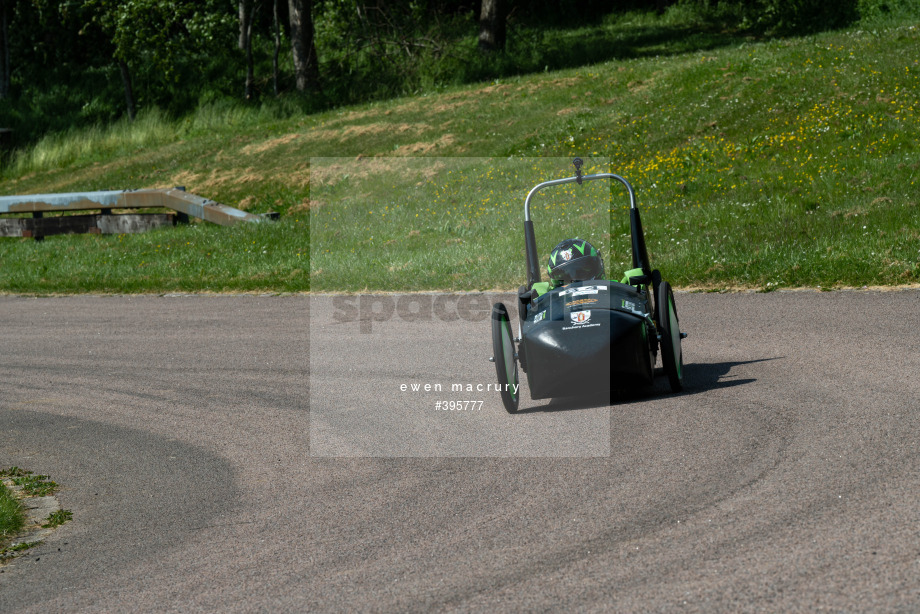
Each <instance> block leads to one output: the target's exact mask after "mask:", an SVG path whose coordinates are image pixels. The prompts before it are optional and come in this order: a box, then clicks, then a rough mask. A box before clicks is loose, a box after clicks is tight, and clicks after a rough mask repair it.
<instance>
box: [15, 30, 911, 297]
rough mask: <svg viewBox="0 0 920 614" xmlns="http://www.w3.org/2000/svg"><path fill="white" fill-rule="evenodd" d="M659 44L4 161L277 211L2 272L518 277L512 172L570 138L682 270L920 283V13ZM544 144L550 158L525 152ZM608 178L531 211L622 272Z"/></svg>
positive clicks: (47, 280)
mask: <svg viewBox="0 0 920 614" xmlns="http://www.w3.org/2000/svg"><path fill="white" fill-rule="evenodd" d="M622 27H624V28H628V27H630V25H629V24H623V25H622ZM675 41H677V42H680V43H681V44H682V45H685V44H686V39H675V40H665V41H660V40H656V41H646V42H645V43H641V44H646V45H654V50H657V51H655V53H651V52H649V50H648V49H645V48H641V49H640V48H637V49H636V52H635V53H634V54H631V57H629V58H628V59H619V60H613V61H607V62H602V63H599V64H594V65H591V66H586V67H581V68H575V69H568V70H561V71H557V72H547V73H545V74H540V75H529V76H522V77H514V78H509V79H503V80H500V81H494V82H491V83H487V84H479V85H476V86H471V87H456V88H448V89H445V90H443V91H441V92H439V93H437V94H426V95H421V96H418V97H414V98H406V99H399V100H393V101H388V102H385V103H376V104H371V105H364V106H360V107H354V108H349V109H340V110H336V111H331V112H326V113H321V114H316V115H309V116H291V117H286V116H268V117H262V118H260V117H257V116H255V115H247V116H245V117H237V116H235V115H234V114H233V112H232V110H231V109H223V110H221V109H211V111H209V113H210V115H208V117H207V121H205V120H204V119H201V122H203V123H202V124H201V125H202V126H204V125H205V124H206V125H207V127H206V128H203V127H196V123H195V122H196V121H198V120H196V119H195V118H189V119H187V120H182V121H180V122H178V123H174V124H169V126H168V127H171V128H170V129H171V132H170V130H166V131H160V130H159V129H157V130H154V129H153V128H151V127H150V126H147V127H146V128H145V130H146V131H147V132H149V133H151V134H152V135H153V136H151V137H150V139H149V140H147V141H144V142H143V144H141V145H136V146H135V145H132V144H131V141H130V139H128V138H127V137H125V138H123V139H122V140H118V139H115V140H114V141H111V142H109V141H105V142H106V143H108V144H106V145H105V147H100V148H98V149H93V148H89V149H87V150H86V151H85V152H84V153H80V154H79V155H78V156H76V157H74V156H62V157H60V158H57V159H53V157H49V158H48V161H45V162H43V161H41V160H39V159H38V158H34V157H33V159H32V162H30V163H29V164H28V165H26V166H23V167H21V168H20V167H16V168H18V169H19V170H11V171H8V172H6V174H5V175H4V176H3V177H4V178H3V180H2V184H0V187H2V190H3V192H4V193H7V194H18V193H28V192H50V191H71V190H74V191H76V190H93V189H124V188H133V187H170V186H173V185H184V186H186V187H187V189H188V190H189V191H190V192H193V193H197V194H201V195H203V196H207V197H209V198H213V199H215V200H218V201H220V202H225V203H227V204H230V205H236V206H241V207H242V208H245V209H248V210H251V211H253V212H262V211H266V210H268V209H274V210H277V211H280V212H281V213H282V214H283V215H282V221H281V222H280V223H278V224H275V225H259V226H255V227H247V228H239V229H237V228H233V229H226V228H217V227H205V226H204V225H193V226H191V227H186V228H176V229H169V230H163V231H158V232H154V233H149V234H146V235H124V236H90V237H86V236H67V237H52V238H49V239H47V240H46V241H44V242H43V243H35V242H32V241H28V240H14V239H0V290H2V291H7V292H19V293H39V294H40V293H54V292H115V293H117V292H171V291H182V292H196V291H284V292H287V291H292V292H296V291H305V290H322V291H361V290H365V289H368V290H433V289H451V290H467V289H481V288H488V289H493V288H504V289H511V288H516V287H517V285H518V284H520V283H522V282H523V278H524V261H523V251H522V250H523V241H522V238H521V209H522V206H523V200H524V196H525V195H526V191H527V189H528V188H529V187H530V186H532V185H533V184H535V183H537V182H538V181H541V180H543V179H545V178H547V177H557V176H564V175H567V174H570V172H571V166H570V164H569V162H568V160H569V159H570V158H571V157H572V156H574V155H581V156H583V157H590V158H592V159H595V160H609V162H610V168H611V169H613V170H614V171H615V172H618V173H620V174H622V175H624V176H625V177H627V178H628V179H629V180H630V181H631V182H632V183H633V184H634V186H635V187H636V189H637V192H638V197H639V201H640V206H641V207H642V209H643V211H644V217H643V221H644V223H645V229H646V235H647V236H646V239H647V242H648V247H649V251H650V254H651V258H652V262H653V264H654V265H655V266H656V267H658V268H660V269H661V270H662V273H663V274H664V275H665V277H666V278H667V279H668V280H669V281H671V282H672V283H673V284H675V285H676V286H678V287H703V288H733V287H739V286H742V287H753V288H760V289H763V290H767V291H769V290H773V289H777V288H791V287H817V286H821V287H822V288H825V289H826V288H833V287H843V286H863V285H869V286H891V285H904V284H916V283H918V282H920V213H918V211H920V201H918V197H917V194H918V191H917V182H918V176H920V141H918V139H917V138H916V137H915V135H916V126H917V125H918V120H920V117H918V114H920V60H918V59H917V58H916V49H917V47H918V45H920V27H918V26H917V25H916V24H914V23H908V22H903V21H902V22H896V23H892V24H889V25H886V26H884V27H879V28H878V29H872V30H870V29H858V28H854V29H850V30H846V31H839V32H829V33H823V34H818V35H814V36H808V37H800V38H792V39H776V40H767V41H761V40H754V39H750V40H748V39H744V38H739V37H735V38H732V39H731V40H728V41H721V42H720V43H719V44H718V45H717V46H709V44H708V43H707V46H705V47H702V48H701V47H696V48H693V47H690V48H687V47H686V46H682V47H679V48H678V47H676V46H675V45H677V42H675ZM636 45H640V43H636ZM662 45H663V46H662ZM654 50H653V51H654ZM221 117H223V118H225V119H226V121H221V120H220V118H221ZM151 121H153V120H151ZM156 121H158V122H168V120H166V119H165V118H159V119H156ZM170 134H171V135H172V136H171V137H170ZM72 138H75V139H77V138H80V137H79V135H73V137H72ZM93 138H97V137H93ZM100 142H102V141H100ZM119 143H121V144H120V145H119ZM60 147H62V148H64V145H63V144H61V145H60ZM71 149H72V150H74V151H83V150H80V148H78V147H72V148H71ZM394 158H400V159H401V161H398V162H392V160H393V159H394ZM509 158H511V159H512V160H517V162H509V163H506V161H507V160H508V159H509ZM544 158H546V159H550V160H552V159H556V162H553V163H552V164H555V166H553V167H552V168H549V167H547V166H545V165H546V164H547V163H548V162H546V161H544V162H537V161H535V162H533V167H531V168H528V166H527V164H529V162H527V161H530V160H534V159H544ZM54 160H59V161H54ZM311 160H312V163H311ZM387 161H391V162H387ZM388 164H389V165H390V166H389V170H387V168H386V167H387V165H388ZM515 164H517V165H518V166H517V172H516V175H515V176H514V177H512V176H511V175H509V174H508V173H510V172H511V170H512V168H511V167H512V166H514V165H515ZM316 169H319V171H320V173H321V175H323V173H324V175H323V176H321V177H320V178H319V179H317V178H316ZM404 173H410V175H411V177H412V178H413V179H414V180H413V181H410V180H409V179H407V177H406V176H404V175H403V174H404ZM585 195H587V193H585ZM612 196H613V200H610V198H609V196H608V195H604V196H602V197H600V199H594V200H593V202H590V203H589V202H575V200H574V197H573V199H570V202H568V203H567V202H562V201H555V202H552V201H551V202H549V203H548V204H547V206H548V207H549V209H544V210H538V211H537V212H536V214H535V216H534V217H535V222H536V223H537V232H538V238H539V239H540V245H539V247H540V252H541V254H545V253H546V252H548V250H549V248H551V247H552V245H554V244H555V243H556V242H558V241H559V240H561V239H562V238H565V237H567V236H571V235H575V234H588V235H589V236H591V237H593V238H594V239H595V241H598V242H599V243H600V244H601V245H602V246H605V247H606V250H607V255H608V258H609V261H610V267H611V271H613V276H616V275H619V272H620V271H621V270H622V268H625V266H624V265H625V263H626V260H625V243H624V239H625V238H624V237H623V236H622V234H623V232H622V226H621V225H620V220H619V217H618V209H617V207H620V206H622V205H621V203H622V201H621V200H619V199H621V198H622V193H614V194H613V195H612ZM580 197H581V195H579V198H580ZM604 207H607V208H609V209H611V211H609V212H608V213H610V214H612V215H613V218H612V219H613V221H612V224H609V223H608V222H607V220H606V219H602V218H603V215H601V218H598V217H597V214H598V212H599V211H602V209H603V208H604ZM592 215H594V216H595V217H593V218H592V217H591V216H592ZM582 216H587V217H582ZM308 250H309V251H308ZM311 254H312V258H311Z"/></svg>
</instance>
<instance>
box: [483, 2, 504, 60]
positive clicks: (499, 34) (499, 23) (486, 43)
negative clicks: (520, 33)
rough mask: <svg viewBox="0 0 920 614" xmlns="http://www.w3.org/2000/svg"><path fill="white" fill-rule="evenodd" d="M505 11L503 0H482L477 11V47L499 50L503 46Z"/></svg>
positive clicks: (484, 49) (488, 50) (485, 49)
mask: <svg viewBox="0 0 920 614" xmlns="http://www.w3.org/2000/svg"><path fill="white" fill-rule="evenodd" d="M506 21H507V11H506V6H505V0H482V11H481V12H480V13H479V49H480V50H481V51H487V52H492V51H500V50H502V49H504V48H505V32H506Z"/></svg>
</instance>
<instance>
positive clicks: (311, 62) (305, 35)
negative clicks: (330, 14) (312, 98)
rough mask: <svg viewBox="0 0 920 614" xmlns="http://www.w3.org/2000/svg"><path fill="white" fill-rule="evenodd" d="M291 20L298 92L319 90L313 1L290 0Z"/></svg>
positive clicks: (292, 48)
mask: <svg viewBox="0 0 920 614" xmlns="http://www.w3.org/2000/svg"><path fill="white" fill-rule="evenodd" d="M288 8H289V10H290V19H291V50H292V52H293V55H294V75H295V78H296V79H295V80H296V83H297V91H299V92H304V91H307V90H310V89H319V68H318V66H317V61H316V45H315V43H314V41H313V15H312V8H313V2H312V0H288Z"/></svg>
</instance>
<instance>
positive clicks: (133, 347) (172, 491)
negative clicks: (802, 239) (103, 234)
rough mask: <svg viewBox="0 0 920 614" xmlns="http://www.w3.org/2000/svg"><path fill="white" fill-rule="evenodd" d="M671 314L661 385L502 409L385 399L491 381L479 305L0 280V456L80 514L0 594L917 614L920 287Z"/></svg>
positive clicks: (699, 305) (6, 576) (707, 305)
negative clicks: (40, 294) (675, 387)
mask: <svg viewBox="0 0 920 614" xmlns="http://www.w3.org/2000/svg"><path fill="white" fill-rule="evenodd" d="M339 300H341V299H339ZM426 300H427V299H426ZM677 303H678V309H679V311H680V315H681V321H682V328H683V329H684V330H685V331H686V332H688V333H689V334H690V337H689V338H688V339H687V340H686V341H685V343H684V352H685V357H686V362H687V366H686V387H687V390H686V392H685V393H683V394H680V395H672V394H670V393H668V392H667V391H666V384H665V383H664V382H663V381H662V382H660V383H659V384H658V386H657V388H656V389H654V390H650V391H647V392H646V393H644V394H638V395H627V396H624V397H623V398H621V399H618V400H617V401H616V402H614V403H613V404H612V405H609V406H607V405H604V404H601V406H599V407H598V406H597V403H596V402H595V403H592V402H582V403H565V402H542V401H541V402H527V403H525V404H524V405H525V406H524V411H523V412H522V413H521V414H519V415H516V416H509V415H507V414H506V413H505V412H504V411H503V409H502V408H501V405H500V402H499V400H498V396H497V395H496V394H495V393H490V394H486V393H479V392H472V393H463V394H462V395H456V394H453V393H451V394H450V395H447V394H445V395H442V396H445V397H451V396H452V397H457V396H462V397H463V398H465V399H468V400H482V401H483V407H482V409H481V410H469V411H455V412H450V411H447V412H445V411H437V410H436V409H435V408H434V403H435V402H436V400H437V398H438V395H437V394H427V393H421V392H419V393H411V392H404V391H402V390H401V389H400V388H399V386H400V385H401V384H403V383H412V382H417V383H421V384H424V383H438V382H443V383H451V382H461V383H464V384H466V383H476V382H483V383H486V382H492V381H494V377H493V376H492V374H491V371H490V370H491V369H492V365H491V364H490V363H489V362H488V361H487V358H488V356H489V355H490V354H491V350H490V348H489V332H488V320H487V319H486V320H477V318H478V317H479V316H478V315H476V313H477V312H476V310H471V311H470V312H469V313H467V314H466V315H464V314H461V317H458V318H457V319H453V320H451V319H450V318H448V321H446V322H445V321H443V320H442V319H441V316H442V315H445V314H446V315H447V316H450V315H451V314H452V313H454V312H452V311H451V310H450V308H448V309H447V310H446V311H445V310H442V311H437V310H436V311H434V312H432V313H433V314H435V315H432V316H431V317H428V316H427V315H426V312H425V311H424V309H422V310H421V311H420V313H421V315H419V316H416V317H414V321H405V320H404V319H403V318H402V317H400V315H399V311H396V312H394V314H393V315H392V316H390V317H389V319H387V320H386V321H383V320H384V317H385V316H386V305H385V304H384V303H380V305H383V307H380V306H378V307H379V309H381V310H382V311H380V312H379V313H378V314H377V315H376V316H375V315H373V314H371V315H370V317H369V318H365V319H364V320H361V319H360V316H361V312H360V310H359V311H358V312H357V313H358V317H357V318H353V317H351V315H349V313H350V312H348V311H347V310H343V309H342V308H341V303H340V304H339V305H338V307H337V306H336V304H334V303H333V298H332V297H313V298H312V307H311V299H310V298H307V297H255V296H213V297H202V296H199V297H86V296H81V297H66V298H24V297H9V296H7V297H0V465H2V466H9V465H19V466H22V467H27V468H29V469H32V470H34V471H38V472H41V473H47V474H50V475H52V476H53V477H54V479H55V480H56V481H58V482H59V483H60V484H61V485H62V490H61V491H60V494H59V498H60V500H61V503H62V504H63V506H64V507H65V508H67V509H70V510H72V511H73V517H74V518H73V521H71V522H70V523H68V524H66V525H64V526H63V527H61V528H60V529H59V530H58V531H57V532H56V533H54V534H53V536H52V537H51V538H50V539H48V540H47V541H46V542H45V544H43V545H42V546H39V547H38V548H36V549H35V550H33V551H31V552H30V553H29V554H28V555H26V556H24V557H21V558H19V559H17V560H16V561H15V562H14V563H12V564H11V565H8V566H6V567H4V568H3V573H0V612H4V613H5V612H74V611H181V612H195V611H208V612H214V611H244V612H251V611H308V610H313V611H344V610H349V611H353V610H363V611H429V610H439V611H541V610H557V611H570V610H584V611H596V610H608V611H617V612H626V611H629V612H634V611H636V612H638V611H674V610H687V611H706V612H709V611H731V612H738V611H815V610H835V611H867V610H873V611H917V609H918V608H920V580H918V578H920V499H918V495H917V493H918V492H920V417H918V416H920V414H918V401H920V383H918V377H917V374H918V373H920V334H918V332H917V331H918V330H920V292H918V291H916V290H904V291H895V292H873V291H855V292H833V293H817V292H789V293H771V294H726V295H719V294H678V296H677ZM419 304H420V305H422V307H424V306H425V303H424V301H422V302H421V303H419ZM416 309H418V305H416ZM365 315H367V314H365ZM410 319H413V318H410ZM362 325H363V327H364V328H363V330H364V331H365V332H362ZM369 327H370V332H367V331H368V328H369ZM525 398H526V397H525ZM320 405H322V406H320ZM399 408H402V411H399ZM311 414H312V422H313V424H311ZM378 414H379V415H378ZM374 416H377V417H376V419H374ZM554 429H555V430H558V431H559V437H554V436H553V432H554ZM599 433H600V435H599ZM483 442H485V443H483ZM580 442H583V443H584V445H583V446H582V445H580Z"/></svg>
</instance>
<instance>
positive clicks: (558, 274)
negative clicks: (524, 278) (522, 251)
mask: <svg viewBox="0 0 920 614" xmlns="http://www.w3.org/2000/svg"><path fill="white" fill-rule="evenodd" d="M546 270H547V271H548V272H549V278H550V279H552V280H553V281H554V282H556V285H565V284H570V283H572V282H573V281H588V280H589V279H605V277H604V261H603V260H602V259H601V255H600V253H599V252H598V251H597V250H596V249H594V246H593V245H591V244H590V243H588V242H587V241H583V240H581V239H566V240H565V241H563V242H562V243H560V244H559V245H557V246H556V247H554V248H553V251H552V252H550V255H549V265H548V266H547V267H546Z"/></svg>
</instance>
